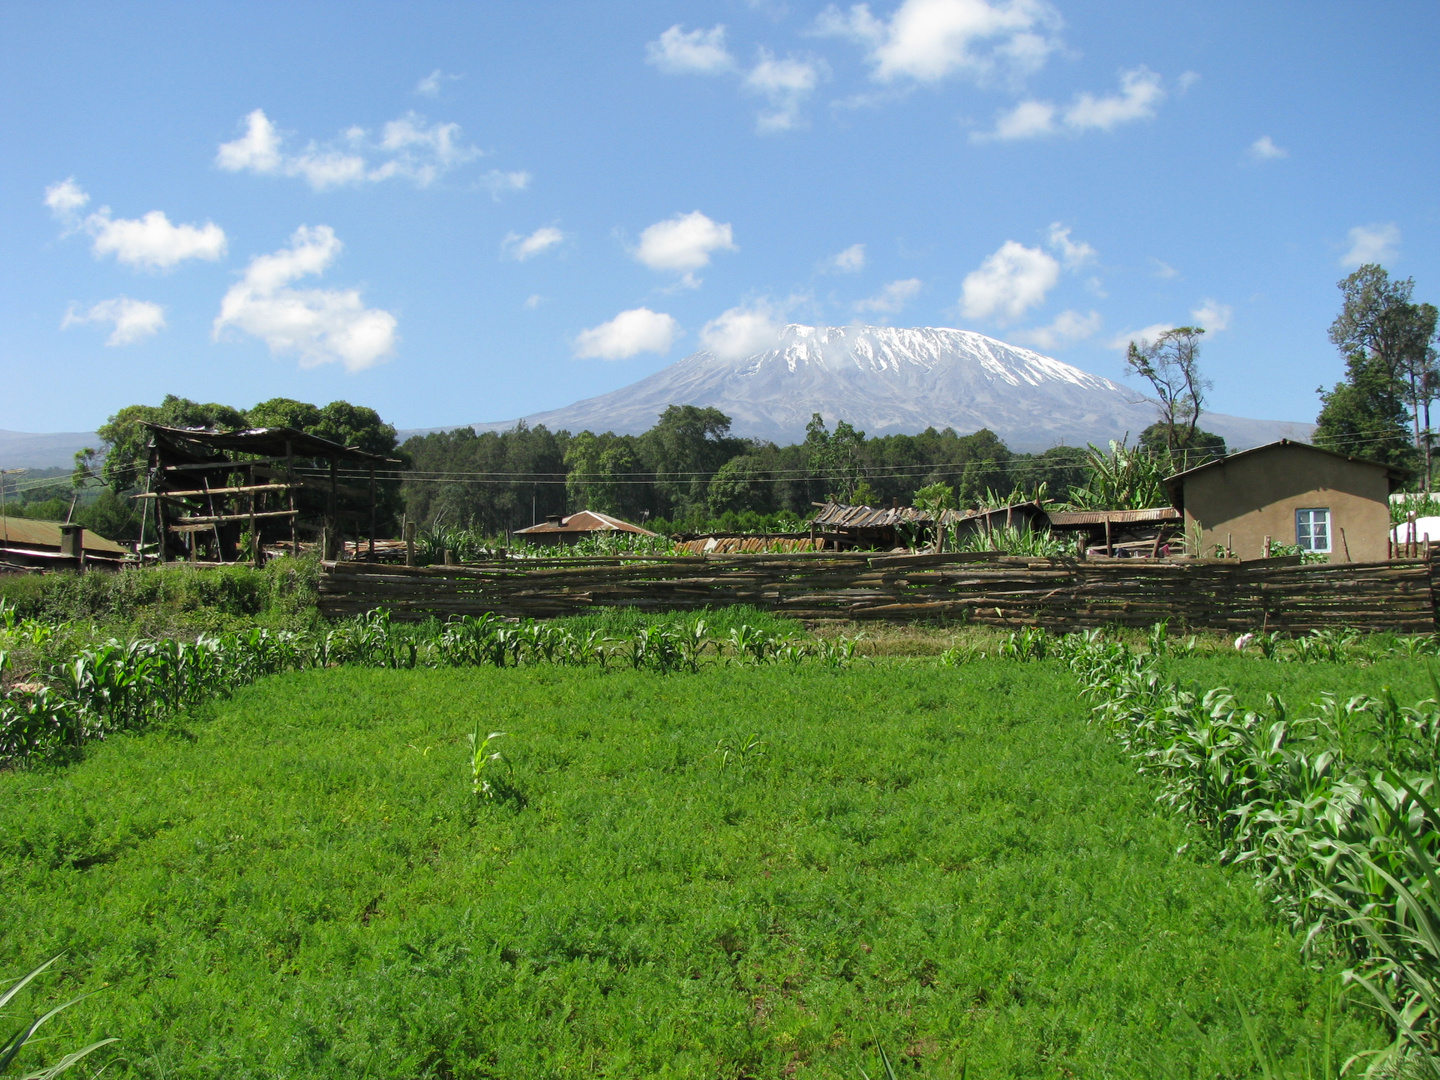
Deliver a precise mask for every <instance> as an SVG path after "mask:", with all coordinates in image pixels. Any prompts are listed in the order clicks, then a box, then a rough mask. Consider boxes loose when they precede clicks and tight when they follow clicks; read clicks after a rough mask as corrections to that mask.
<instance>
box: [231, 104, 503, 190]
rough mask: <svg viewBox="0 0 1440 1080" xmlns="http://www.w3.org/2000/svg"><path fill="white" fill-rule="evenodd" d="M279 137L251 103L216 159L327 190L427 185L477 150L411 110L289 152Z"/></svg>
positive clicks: (454, 131) (454, 128) (454, 130)
mask: <svg viewBox="0 0 1440 1080" xmlns="http://www.w3.org/2000/svg"><path fill="white" fill-rule="evenodd" d="M284 142H285V138H284V136H283V135H282V134H281V133H280V131H279V130H277V129H276V127H275V125H274V124H273V123H272V122H271V120H270V118H269V117H268V116H266V115H265V111H264V110H263V109H255V110H254V111H253V112H251V113H250V114H249V115H248V116H246V117H245V134H243V135H241V136H240V137H239V138H238V139H235V140H234V141H232V142H227V143H222V144H221V145H220V148H219V149H218V150H217V151H216V154H215V164H216V165H217V166H218V167H219V168H221V169H224V170H225V171H227V172H252V173H259V174H261V175H269V176H294V177H299V178H301V179H303V180H304V181H305V182H306V183H307V184H309V185H310V186H311V187H312V188H314V189H315V190H316V191H326V190H328V189H330V188H334V187H342V186H344V185H347V184H362V183H378V182H380V181H383V180H389V179H392V178H394V177H400V178H402V179H406V180H409V181H411V182H412V183H414V184H415V185H416V186H417V187H427V186H428V185H430V184H432V183H434V182H435V181H436V180H437V179H439V178H440V177H441V176H443V175H444V174H445V173H447V172H449V171H450V170H451V169H453V168H455V167H456V166H457V165H461V164H463V163H465V162H467V161H471V160H473V159H475V158H477V157H479V156H480V151H479V150H478V149H476V148H475V147H473V146H469V145H466V144H464V143H462V142H461V140H460V125H458V124H446V123H435V124H431V123H429V122H428V121H426V119H425V118H424V117H423V116H421V115H419V114H418V113H414V112H410V113H406V114H405V115H404V116H402V117H400V118H399V119H396V120H391V121H389V122H387V123H386V124H384V125H383V126H382V127H381V129H380V133H379V136H378V137H373V136H372V135H371V134H370V132H369V131H367V130H366V129H365V128H362V127H358V126H356V127H351V128H349V129H348V130H346V131H345V132H344V133H343V134H342V135H341V137H340V139H339V140H337V141H335V142H332V143H328V144H320V143H316V142H314V141H311V142H310V143H308V144H307V145H306V146H305V148H304V149H303V150H299V151H296V152H294V153H290V152H287V151H286V150H285V147H284ZM527 181H528V177H527ZM521 186H522V187H523V186H524V185H521Z"/></svg>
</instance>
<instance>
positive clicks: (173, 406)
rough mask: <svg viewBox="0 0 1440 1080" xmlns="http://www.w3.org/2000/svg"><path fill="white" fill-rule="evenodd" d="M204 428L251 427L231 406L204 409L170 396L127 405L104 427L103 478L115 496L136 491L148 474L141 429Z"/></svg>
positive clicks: (146, 440)
mask: <svg viewBox="0 0 1440 1080" xmlns="http://www.w3.org/2000/svg"><path fill="white" fill-rule="evenodd" d="M144 423H151V424H163V425H165V426H166V427H181V428H184V427H203V428H218V429H221V430H225V431H235V430H238V429H240V428H244V427H247V426H248V425H247V423H246V420H245V414H244V413H243V412H241V411H240V410H239V409H235V408H232V407H231V406H229V405H219V404H216V403H214V402H211V403H210V404H206V405H201V404H200V403H198V402H194V401H191V400H190V399H189V398H182V397H176V396H175V395H174V394H166V395H165V398H164V400H163V401H161V402H160V404H159V405H127V406H125V407H124V408H123V409H120V410H119V411H118V412H116V413H115V415H114V416H112V417H110V419H108V420H107V421H105V423H103V424H101V425H100V430H99V433H98V434H99V435H100V438H101V440H102V441H103V442H104V444H105V464H104V465H103V466H102V467H101V477H102V478H103V479H104V481H105V483H106V484H108V485H109V487H110V490H112V491H114V492H117V493H118V492H122V491H128V490H130V489H132V488H134V487H135V486H136V485H137V483H138V481H139V479H140V477H141V476H143V474H144V471H145V459H146V447H147V445H148V443H149V435H148V433H147V432H146V430H145V428H143V427H142V426H141V425H142V424H144Z"/></svg>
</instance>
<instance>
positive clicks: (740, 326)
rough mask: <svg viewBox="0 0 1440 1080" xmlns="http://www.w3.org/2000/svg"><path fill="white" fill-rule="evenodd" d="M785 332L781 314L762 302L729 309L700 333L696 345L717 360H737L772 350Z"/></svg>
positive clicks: (711, 321)
mask: <svg viewBox="0 0 1440 1080" xmlns="http://www.w3.org/2000/svg"><path fill="white" fill-rule="evenodd" d="M784 329H785V324H784V322H782V321H781V313H780V312H779V311H777V310H776V308H775V307H774V306H773V305H772V304H770V303H768V302H765V301H760V302H757V303H753V304H742V305H740V306H738V307H733V308H730V309H729V310H728V311H724V312H722V313H721V314H720V315H718V316H716V317H715V318H713V319H711V320H710V321H709V322H707V323H706V324H705V325H704V327H703V328H702V329H701V330H700V344H701V346H702V347H703V348H705V349H708V350H709V351H710V352H712V353H714V354H715V356H717V357H718V358H719V359H721V360H738V359H740V358H741V357H745V356H752V355H754V354H755V353H758V352H764V351H765V350H766V349H770V348H773V347H774V346H775V343H776V341H778V340H779V338H780V331H782V330H784Z"/></svg>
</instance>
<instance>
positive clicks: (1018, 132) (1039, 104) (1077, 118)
mask: <svg viewBox="0 0 1440 1080" xmlns="http://www.w3.org/2000/svg"><path fill="white" fill-rule="evenodd" d="M1164 100H1165V84H1164V80H1162V79H1161V78H1160V76H1159V75H1157V74H1155V72H1153V71H1151V70H1149V69H1148V68H1145V67H1137V68H1132V69H1131V70H1129V71H1122V72H1121V73H1120V92H1119V93H1117V94H1105V95H1102V96H1099V97H1097V96H1096V95H1094V94H1092V93H1089V92H1088V91H1086V92H1085V93H1081V94H1077V95H1076V96H1075V98H1074V99H1073V100H1072V101H1071V102H1070V104H1069V105H1066V106H1065V107H1064V108H1063V109H1062V108H1060V107H1059V106H1056V105H1054V104H1053V103H1051V102H1048V101H1022V102H1020V103H1019V104H1018V105H1016V106H1015V107H1014V108H1012V109H1008V110H1005V111H1004V112H1002V113H1000V115H999V116H998V117H997V118H996V121H995V128H994V130H992V131H983V132H976V133H975V134H973V135H971V139H972V140H973V141H975V142H988V141H990V140H992V139H999V140H1002V141H1005V140H1015V139H1034V138H1039V137H1041V136H1044V135H1058V134H1059V133H1061V132H1062V131H1063V132H1068V133H1070V134H1071V135H1080V134H1083V133H1084V132H1087V131H1111V130H1113V129H1115V128H1117V127H1119V126H1120V125H1121V124H1129V123H1134V122H1135V121H1137V120H1148V119H1150V118H1151V117H1153V116H1154V115H1155V110H1156V109H1157V108H1159V106H1160V103H1161V102H1162V101H1164Z"/></svg>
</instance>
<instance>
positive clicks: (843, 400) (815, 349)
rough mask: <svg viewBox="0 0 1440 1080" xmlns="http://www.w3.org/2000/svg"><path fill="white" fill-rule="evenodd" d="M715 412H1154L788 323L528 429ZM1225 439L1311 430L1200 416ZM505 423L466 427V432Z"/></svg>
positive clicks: (1093, 391)
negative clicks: (769, 340)
mask: <svg viewBox="0 0 1440 1080" xmlns="http://www.w3.org/2000/svg"><path fill="white" fill-rule="evenodd" d="M672 404H674V405H699V406H714V407H715V408H718V409H719V410H720V411H721V412H723V413H725V414H726V415H727V416H729V417H731V419H732V420H733V421H734V427H733V430H734V432H735V434H737V435H746V436H753V437H756V438H764V439H773V440H775V441H776V442H781V443H786V442H795V441H799V440H800V439H803V438H804V435H805V425H806V423H807V422H809V420H810V417H811V414H812V413H817V412H818V413H820V414H821V415H823V416H824V417H825V419H826V421H827V423H829V424H831V425H832V426H833V425H834V424H835V423H836V422H837V421H839V420H847V421H849V422H850V423H851V424H853V425H854V426H855V427H857V428H860V429H861V430H863V431H865V432H866V433H867V434H870V435H887V434H895V433H911V434H913V433H915V432H919V431H923V430H924V429H925V428H927V427H936V428H944V427H952V428H954V429H955V430H956V431H959V432H961V433H967V432H971V431H977V430H979V429H980V428H985V427H988V428H990V429H991V430H992V431H994V432H995V433H996V434H998V435H999V436H1000V437H1001V438H1002V439H1004V440H1005V442H1006V443H1007V444H1008V445H1009V446H1011V447H1012V448H1014V449H1017V450H1043V449H1045V448H1046V447H1049V446H1054V445H1056V444H1058V443H1068V444H1072V445H1073V444H1081V445H1083V444H1084V443H1086V442H1097V443H1101V444H1103V443H1104V441H1105V440H1107V439H1120V438H1123V437H1124V436H1125V435H1126V434H1127V433H1128V434H1129V435H1130V436H1131V438H1132V439H1133V438H1134V437H1136V436H1138V435H1139V433H1140V432H1141V431H1142V430H1144V429H1145V428H1146V427H1147V426H1148V425H1149V424H1151V423H1153V422H1154V420H1155V408H1154V406H1152V405H1150V404H1149V403H1147V402H1144V401H1141V400H1139V395H1138V394H1136V393H1134V392H1132V391H1130V390H1127V389H1125V388H1124V387H1121V386H1119V385H1117V384H1115V383H1112V382H1110V381H1109V380H1108V379H1102V378H1100V377H1099V376H1097V375H1091V374H1089V373H1088V372H1084V371H1081V370H1080V369H1079V368H1075V367H1071V366H1070V365H1069V364H1064V363H1061V362H1060V361H1058V360H1053V359H1051V358H1049V357H1047V356H1042V355H1040V354H1039V353H1036V352H1031V351H1030V350H1028V349H1020V348H1016V347H1015V346H1013V345H1007V344H1005V343H1004V342H1002V341H996V340H995V339H994V338H988V337H985V336H984V335H983V334H976V333H972V332H971V331H968V330H950V329H941V328H924V329H901V328H893V327H877V326H828V327H826V326H819V327H817V326H798V325H791V326H787V327H786V328H785V330H784V331H783V332H782V333H781V335H780V339H779V341H778V342H777V344H776V346H775V347H774V348H772V349H769V350H766V351H764V352H760V353H755V354H754V355H751V356H746V357H742V358H739V359H722V358H720V357H717V356H715V355H714V354H713V353H709V352H697V353H693V354H691V355H690V356H687V357H685V358H684V359H683V360H680V361H678V362H677V363H674V364H672V365H670V366H669V367H668V368H665V369H664V370H662V371H658V372H656V373H655V374H654V375H651V376H650V377H648V378H646V379H641V380H640V381H639V382H637V383H634V384H632V385H630V386H627V387H624V388H623V389H620V390H616V391H613V392H612V393H609V394H603V395H601V396H599V397H594V398H589V399H587V400H584V401H578V402H576V403H575V404H573V405H569V406H567V407H565V408H563V409H555V410H551V411H549V412H541V413H535V414H533V415H531V416H527V417H525V418H524V419H525V421H526V423H529V424H532V425H535V424H544V425H545V426H547V427H549V428H551V429H558V428H565V429H568V430H570V431H581V430H584V429H587V428H588V429H590V430H592V431H615V432H617V433H622V434H624V433H629V434H638V433H640V432H642V431H644V430H646V429H647V428H649V427H651V426H652V425H653V424H654V423H655V419H656V417H657V416H658V415H659V414H660V413H661V412H662V411H663V410H664V409H665V407H666V406H667V405H672ZM1202 423H1203V426H1204V427H1205V428H1206V429H1207V430H1210V431H1214V432H1216V433H1217V434H1219V435H1223V436H1224V437H1225V439H1226V441H1227V442H1229V443H1230V444H1231V445H1232V446H1233V447H1236V448H1240V447H1246V446H1253V445H1257V444H1259V443H1262V442H1267V441H1269V440H1271V439H1278V438H1281V437H1288V438H1299V439H1304V438H1306V437H1308V435H1309V432H1310V431H1311V426H1310V425H1308V424H1293V423H1286V422H1281V421H1265V420H1246V419H1243V418H1239V417H1230V416H1223V415H1220V414H1216V413H1206V414H1205V415H1204V417H1203V419H1202ZM513 424H514V421H510V422H508V423H491V424H477V425H475V428H476V430H477V431H486V430H501V429H504V428H507V427H510V426H513Z"/></svg>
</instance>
